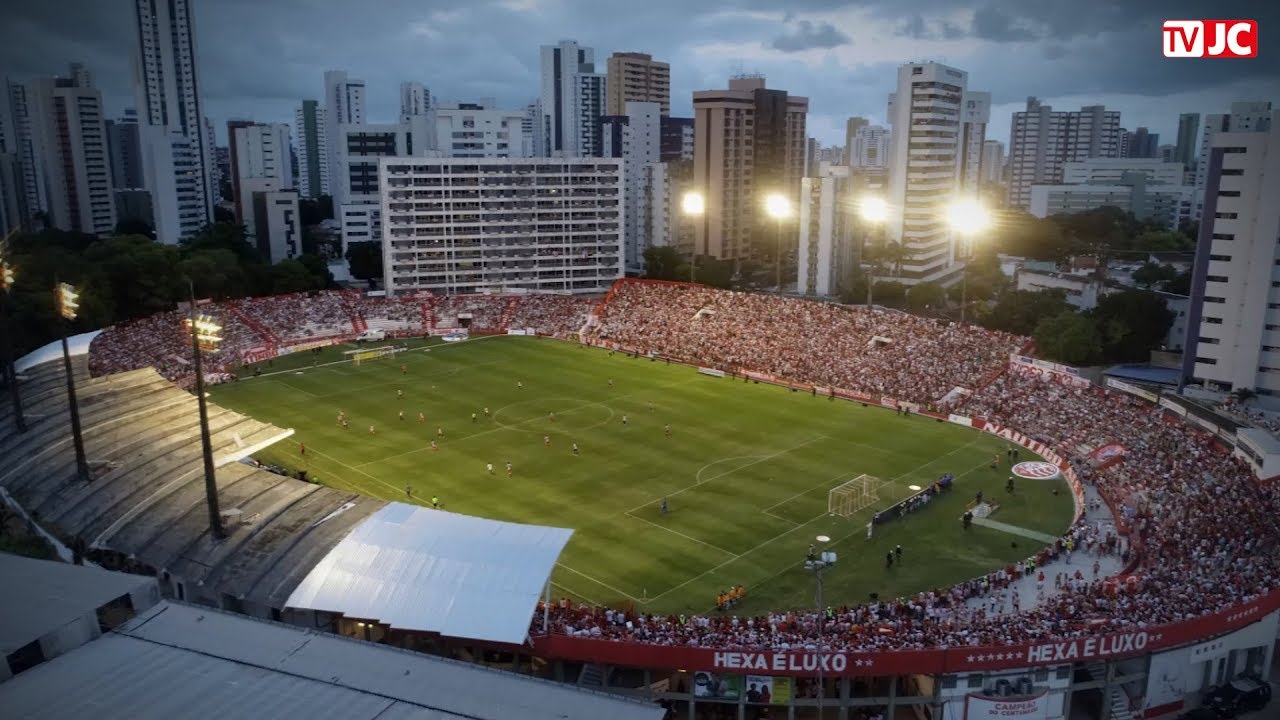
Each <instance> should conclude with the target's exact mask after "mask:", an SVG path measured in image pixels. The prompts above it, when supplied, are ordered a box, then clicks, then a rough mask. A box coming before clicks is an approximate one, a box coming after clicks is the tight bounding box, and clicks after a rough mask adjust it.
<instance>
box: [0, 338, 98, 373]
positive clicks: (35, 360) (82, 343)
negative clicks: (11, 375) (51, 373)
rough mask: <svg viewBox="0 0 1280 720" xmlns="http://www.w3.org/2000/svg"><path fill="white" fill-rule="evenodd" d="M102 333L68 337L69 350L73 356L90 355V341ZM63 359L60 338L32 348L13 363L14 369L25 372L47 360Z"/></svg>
mask: <svg viewBox="0 0 1280 720" xmlns="http://www.w3.org/2000/svg"><path fill="white" fill-rule="evenodd" d="M101 334H102V331H101V330H94V331H93V332H87V333H81V334H79V335H76V336H74V337H69V338H67V350H68V351H69V352H70V353H71V355H72V356H75V355H88V354H89V343H91V342H93V339H94V338H96V337H98V336H99V335H101ZM61 359H62V341H61V340H59V341H56V342H51V343H49V344H48V345H45V346H44V347H42V348H37V349H35V350H32V351H31V352H29V353H27V354H26V355H23V356H22V357H20V358H18V360H17V361H15V362H14V364H13V365H14V369H15V370H16V371H17V372H23V371H24V370H26V369H27V368H33V367H35V366H37V365H42V364H44V363H47V362H52V361H54V360H61Z"/></svg>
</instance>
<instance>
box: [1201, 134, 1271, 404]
mask: <svg viewBox="0 0 1280 720" xmlns="http://www.w3.org/2000/svg"><path fill="white" fill-rule="evenodd" d="M1250 120H1251V121H1250V122H1249V123H1248V128H1247V129H1245V128H1244V127H1242V128H1241V130H1240V131H1229V132H1215V133H1214V136H1213V139H1212V141H1211V143H1210V146H1209V152H1208V156H1207V158H1205V162H1204V163H1203V164H1204V165H1205V166H1206V167H1205V189H1206V191H1207V192H1206V195H1205V201H1204V219H1203V221H1202V226H1201V230H1200V239H1199V245H1198V247H1197V248H1196V261H1195V266H1194V268H1193V270H1192V280H1191V303H1190V304H1189V306H1188V311H1187V339H1186V342H1185V343H1184V347H1185V352H1184V355H1183V365H1182V370H1183V376H1184V377H1185V378H1188V379H1195V380H1199V381H1203V382H1204V383H1206V384H1207V385H1211V386H1216V387H1217V388H1219V389H1221V390H1226V391H1230V390H1240V389H1249V390H1253V391H1254V392H1256V393H1257V394H1258V395H1259V396H1260V398H1259V401H1260V403H1261V404H1263V405H1266V406H1269V407H1271V408H1273V409H1274V408H1276V407H1278V406H1280V243H1277V240H1276V239H1277V238H1280V205H1277V203H1276V198H1280V111H1272V112H1271V113H1269V114H1267V115H1265V116H1263V115H1260V114H1256V113H1255V114H1254V115H1253V117H1252V118H1251V119H1250ZM1244 124H1245V123H1243V122H1242V123H1241V125H1242V126H1243V125H1244Z"/></svg>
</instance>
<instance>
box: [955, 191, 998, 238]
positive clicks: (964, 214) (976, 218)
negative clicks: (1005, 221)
mask: <svg viewBox="0 0 1280 720" xmlns="http://www.w3.org/2000/svg"><path fill="white" fill-rule="evenodd" d="M947 224H948V225H950V226H951V229H952V230H955V231H956V232H958V233H960V234H962V235H973V234H974V233H979V232H982V231H983V230H986V229H987V228H989V227H991V212H990V211H989V210H987V208H986V207H984V206H983V205H982V203H980V202H978V201H977V200H975V199H973V198H965V199H963V200H957V201H955V202H953V203H951V205H950V206H948V207H947Z"/></svg>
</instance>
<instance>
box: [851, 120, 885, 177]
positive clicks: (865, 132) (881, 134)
mask: <svg viewBox="0 0 1280 720" xmlns="http://www.w3.org/2000/svg"><path fill="white" fill-rule="evenodd" d="M861 119H862V118H851V120H861ZM891 138H892V134H891V133H890V132H889V128H887V127H884V126H883V125H868V124H865V123H863V124H861V125H859V126H858V128H857V129H856V130H854V131H853V136H852V137H851V138H849V144H848V145H847V146H845V157H846V158H847V160H846V163H845V164H847V165H848V166H850V167H856V168H882V167H887V166H888V165H889V150H890V140H891Z"/></svg>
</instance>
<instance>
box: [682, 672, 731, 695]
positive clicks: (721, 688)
mask: <svg viewBox="0 0 1280 720" xmlns="http://www.w3.org/2000/svg"><path fill="white" fill-rule="evenodd" d="M741 695H742V676H741V675H721V674H719V673H712V672H696V673H694V674H693V696H694V697H700V698H716V699H719V700H737V699H738V698H739V697H740V696H741Z"/></svg>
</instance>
